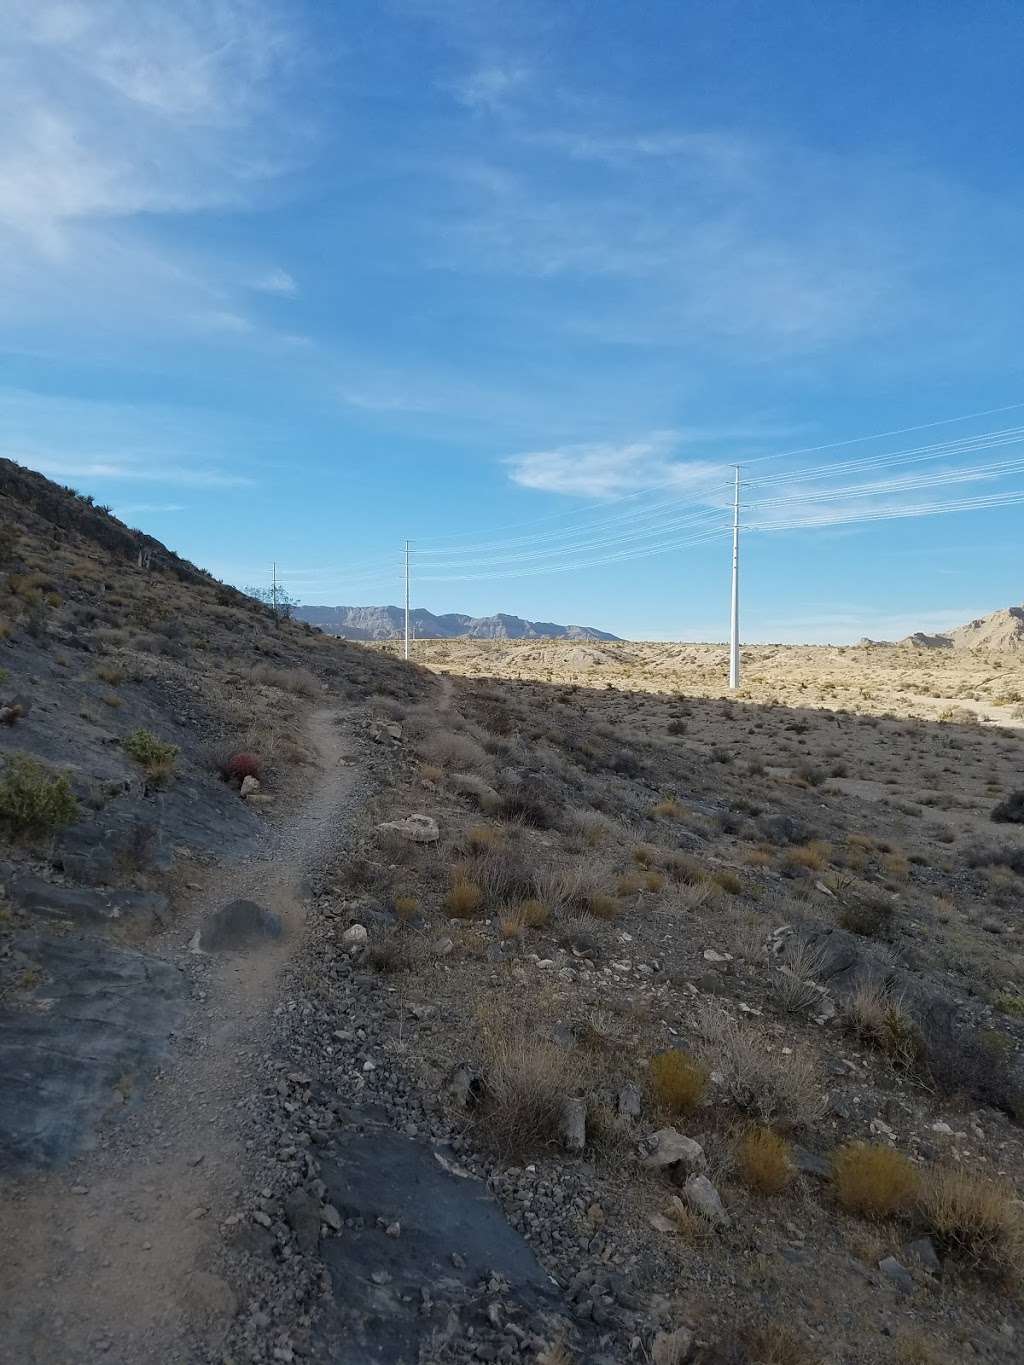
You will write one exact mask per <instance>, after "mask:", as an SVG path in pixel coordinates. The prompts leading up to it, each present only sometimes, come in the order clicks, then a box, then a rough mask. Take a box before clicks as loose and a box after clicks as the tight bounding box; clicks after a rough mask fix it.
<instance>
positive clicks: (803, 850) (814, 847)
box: [784, 839, 832, 872]
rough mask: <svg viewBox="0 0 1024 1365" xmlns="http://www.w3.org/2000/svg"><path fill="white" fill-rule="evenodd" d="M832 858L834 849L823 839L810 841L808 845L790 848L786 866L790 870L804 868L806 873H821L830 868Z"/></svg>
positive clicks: (786, 856)
mask: <svg viewBox="0 0 1024 1365" xmlns="http://www.w3.org/2000/svg"><path fill="white" fill-rule="evenodd" d="M831 857H832V847H831V845H830V844H827V843H825V842H824V840H822V839H810V840H808V842H807V843H806V844H798V845H797V847H796V848H788V849H787V850H786V855H785V859H784V861H785V864H786V866H787V867H790V868H802V869H803V870H804V871H805V872H820V871H821V870H822V868H824V867H827V866H828V862H829V859H830V858H831Z"/></svg>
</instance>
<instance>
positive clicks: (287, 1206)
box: [284, 1187, 320, 1256]
mask: <svg viewBox="0 0 1024 1365" xmlns="http://www.w3.org/2000/svg"><path fill="white" fill-rule="evenodd" d="M284 1216H285V1218H286V1219H287V1220H288V1226H289V1227H290V1228H291V1230H292V1232H294V1233H295V1240H296V1242H297V1243H298V1245H299V1250H300V1251H302V1252H304V1253H305V1254H306V1255H307V1256H311V1255H313V1253H314V1252H315V1251H316V1248H317V1243H318V1242H319V1241H320V1206H319V1203H318V1201H317V1200H315V1199H313V1198H312V1197H311V1196H310V1195H309V1194H307V1193H306V1191H305V1190H304V1189H302V1188H301V1187H300V1188H298V1189H295V1190H291V1191H290V1192H289V1193H288V1194H287V1195H286V1196H285V1198H284Z"/></svg>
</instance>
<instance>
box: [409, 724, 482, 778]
mask: <svg viewBox="0 0 1024 1365" xmlns="http://www.w3.org/2000/svg"><path fill="white" fill-rule="evenodd" d="M419 755H420V757H421V758H423V759H425V760H426V761H427V762H428V763H434V764H436V765H437V766H438V767H439V768H450V769H459V770H461V769H464V768H468V769H471V770H476V771H484V772H486V771H487V770H488V769H489V768H490V767H491V756H490V754H488V752H487V750H486V749H485V748H484V747H483V745H482V744H478V743H477V742H476V740H475V739H471V738H470V737H469V735H460V734H457V733H456V732H455V731H454V730H438V731H437V733H436V734H433V735H430V736H428V737H427V738H426V739H425V740H423V742H422V743H421V744H420V745H419Z"/></svg>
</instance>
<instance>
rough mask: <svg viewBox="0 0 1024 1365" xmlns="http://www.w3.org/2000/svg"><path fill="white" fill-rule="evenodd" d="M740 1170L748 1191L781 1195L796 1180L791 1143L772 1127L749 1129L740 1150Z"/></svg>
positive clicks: (737, 1168)
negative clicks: (794, 1178)
mask: <svg viewBox="0 0 1024 1365" xmlns="http://www.w3.org/2000/svg"><path fill="white" fill-rule="evenodd" d="M736 1170H737V1172H738V1174H739V1177H740V1179H741V1180H742V1181H743V1183H744V1185H746V1187H747V1189H749V1190H754V1191H755V1192H756V1193H757V1194H779V1193H781V1191H782V1190H784V1189H785V1188H786V1186H787V1185H788V1184H789V1182H790V1181H791V1180H792V1178H793V1161H792V1157H791V1155H790V1148H789V1143H788V1142H787V1141H786V1139H785V1138H784V1137H781V1136H780V1135H779V1134H778V1133H776V1132H774V1131H773V1130H772V1129H771V1128H765V1127H761V1126H759V1127H756V1128H749V1129H748V1130H747V1131H746V1132H745V1133H744V1134H743V1137H742V1138H741V1139H740V1143H739V1146H738V1147H737V1149H736Z"/></svg>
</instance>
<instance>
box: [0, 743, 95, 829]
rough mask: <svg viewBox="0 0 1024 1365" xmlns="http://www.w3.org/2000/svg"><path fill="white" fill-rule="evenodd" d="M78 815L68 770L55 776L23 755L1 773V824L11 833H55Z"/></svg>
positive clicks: (17, 756)
mask: <svg viewBox="0 0 1024 1365" xmlns="http://www.w3.org/2000/svg"><path fill="white" fill-rule="evenodd" d="M77 815H78V802H77V801H76V799H75V795H74V793H73V792H72V790H71V782H70V780H69V778H68V776H67V774H66V773H62V774H61V775H60V776H54V775H53V774H52V773H50V772H49V770H48V769H46V768H44V767H43V765H42V764H41V763H37V762H36V761H35V760H34V759H32V758H28V757H26V756H25V755H23V754H15V755H14V756H13V757H11V758H9V759H8V760H7V763H6V765H5V767H4V770H3V774H2V775H0V825H2V826H3V827H4V828H5V829H6V830H7V832H8V833H9V834H14V835H29V836H32V835H43V834H52V833H54V832H55V831H56V830H58V829H62V828H63V827H64V826H65V825H69V824H71V822H72V821H73V820H74V819H75V818H76V817H77Z"/></svg>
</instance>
